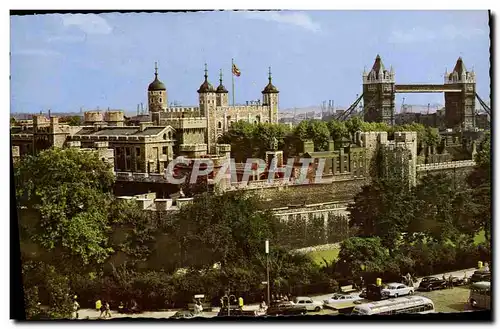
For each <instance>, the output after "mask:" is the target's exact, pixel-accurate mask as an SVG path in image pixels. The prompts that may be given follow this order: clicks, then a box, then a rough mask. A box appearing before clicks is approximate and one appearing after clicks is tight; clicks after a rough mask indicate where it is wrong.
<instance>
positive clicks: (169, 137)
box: [168, 131, 172, 139]
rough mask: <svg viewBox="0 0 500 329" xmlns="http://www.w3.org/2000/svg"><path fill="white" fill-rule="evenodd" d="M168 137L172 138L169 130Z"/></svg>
mask: <svg viewBox="0 0 500 329" xmlns="http://www.w3.org/2000/svg"><path fill="white" fill-rule="evenodd" d="M168 139H172V132H171V131H169V132H168Z"/></svg>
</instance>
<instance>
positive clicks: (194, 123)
mask: <svg viewBox="0 0 500 329" xmlns="http://www.w3.org/2000/svg"><path fill="white" fill-rule="evenodd" d="M162 121H163V122H165V123H166V124H167V125H170V126H172V127H173V128H174V129H193V128H206V127H207V118H205V117H193V118H163V120H162Z"/></svg>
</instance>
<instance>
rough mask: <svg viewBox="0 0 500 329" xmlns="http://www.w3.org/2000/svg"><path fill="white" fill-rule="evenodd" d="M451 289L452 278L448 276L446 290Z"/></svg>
mask: <svg viewBox="0 0 500 329" xmlns="http://www.w3.org/2000/svg"><path fill="white" fill-rule="evenodd" d="M452 288H453V277H452V276H451V274H450V276H449V277H448V289H452Z"/></svg>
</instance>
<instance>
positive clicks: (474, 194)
mask: <svg viewBox="0 0 500 329" xmlns="http://www.w3.org/2000/svg"><path fill="white" fill-rule="evenodd" d="M475 161H476V166H475V168H474V170H473V171H472V172H471V174H470V175H469V177H468V178H467V182H468V185H469V186H470V188H471V191H470V193H469V195H468V196H467V197H466V200H467V201H468V206H469V207H470V209H471V212H472V216H471V217H472V220H473V221H474V222H475V223H476V224H477V225H479V226H480V227H481V228H482V229H484V232H485V236H486V242H487V244H488V245H491V220H492V218H491V133H490V131H487V132H486V134H485V136H484V138H483V140H482V141H481V143H480V144H479V147H478V150H477V153H476V155H475Z"/></svg>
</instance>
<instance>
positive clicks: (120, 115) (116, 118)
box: [104, 111, 125, 122]
mask: <svg viewBox="0 0 500 329" xmlns="http://www.w3.org/2000/svg"><path fill="white" fill-rule="evenodd" d="M104 120H105V121H107V122H124V121H125V114H124V112H123V111H107V112H106V113H105V115H104Z"/></svg>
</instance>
